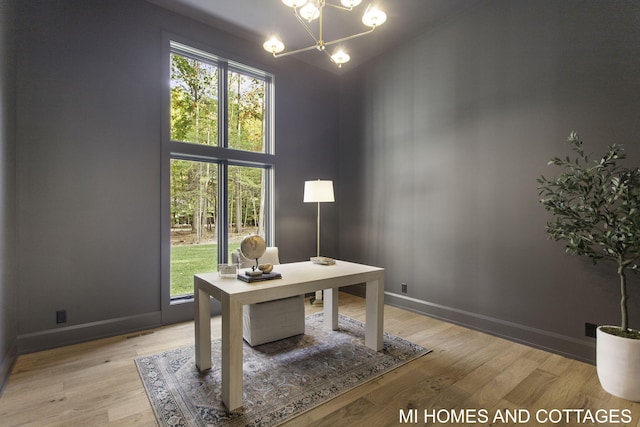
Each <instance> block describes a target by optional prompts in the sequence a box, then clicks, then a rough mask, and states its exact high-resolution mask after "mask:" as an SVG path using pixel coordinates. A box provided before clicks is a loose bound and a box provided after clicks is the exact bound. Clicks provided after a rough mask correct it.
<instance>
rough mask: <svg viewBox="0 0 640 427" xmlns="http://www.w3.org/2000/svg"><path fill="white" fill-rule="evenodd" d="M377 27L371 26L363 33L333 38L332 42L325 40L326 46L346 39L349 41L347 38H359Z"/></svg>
mask: <svg viewBox="0 0 640 427" xmlns="http://www.w3.org/2000/svg"><path fill="white" fill-rule="evenodd" d="M375 29H376V27H371V29H370V30H367V31H364V32H362V33H358V34H354V35H352V36H347V37H343V38H341V39H336V40H332V41H330V42H324V45H325V46H331V45H332V44H336V43H341V42H344V41H347V40H351V39H355V38H358V37H362V36H366V35H367V34H371V33H373V30H375Z"/></svg>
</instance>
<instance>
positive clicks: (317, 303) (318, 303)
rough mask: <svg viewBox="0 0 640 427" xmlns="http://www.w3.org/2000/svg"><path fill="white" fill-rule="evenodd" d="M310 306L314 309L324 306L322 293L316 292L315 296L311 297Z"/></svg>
mask: <svg viewBox="0 0 640 427" xmlns="http://www.w3.org/2000/svg"><path fill="white" fill-rule="evenodd" d="M310 302H311V305H312V306H314V307H322V306H323V305H324V298H323V292H322V291H316V296H315V297H311V301H310Z"/></svg>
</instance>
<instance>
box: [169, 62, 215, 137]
mask: <svg viewBox="0 0 640 427" xmlns="http://www.w3.org/2000/svg"><path fill="white" fill-rule="evenodd" d="M171 139H172V140H174V141H183V142H191V143H194V144H206V145H218V68H217V67H216V66H214V65H211V64H209V63H206V62H202V61H198V60H195V59H191V58H187V57H184V56H181V55H178V54H175V53H172V54H171Z"/></svg>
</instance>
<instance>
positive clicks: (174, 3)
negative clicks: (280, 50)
mask: <svg viewBox="0 0 640 427" xmlns="http://www.w3.org/2000/svg"><path fill="white" fill-rule="evenodd" d="M148 1H150V2H151V3H155V4H157V5H159V6H162V7H164V8H167V9H170V10H172V11H174V12H177V13H180V14H182V15H185V16H189V17H191V18H194V19H197V20H199V21H201V22H204V23H207V24H213V25H215V26H217V27H219V28H221V29H223V30H226V31H231V32H233V33H235V34H239V35H241V36H242V37H244V38H247V39H249V40H251V41H254V42H255V43H260V44H262V42H263V41H264V40H266V38H267V36H268V35H271V34H277V35H278V36H280V38H281V39H282V41H283V42H284V43H285V45H286V47H287V49H286V50H292V49H297V48H301V47H306V46H310V45H312V44H313V40H312V39H311V38H310V37H309V35H308V34H307V33H306V32H305V30H304V29H303V28H302V26H301V25H300V24H299V23H298V22H297V20H296V18H295V17H294V15H293V10H292V9H291V8H290V7H287V6H285V5H284V4H283V3H282V1H281V0H148ZM328 1H329V2H334V3H339V2H338V0H328ZM478 1H479V0H373V2H374V3H375V4H376V5H377V6H378V7H379V8H380V9H381V10H384V11H385V12H386V13H387V22H386V23H385V24H384V25H381V26H380V27H378V28H377V29H376V30H375V31H374V32H373V34H369V35H366V36H363V37H360V38H357V39H353V40H349V41H347V42H345V43H344V46H343V47H344V50H345V51H347V52H348V53H349V54H350V55H351V61H349V62H348V63H347V64H345V65H343V67H342V69H338V67H337V66H336V65H335V64H333V63H332V62H331V61H330V60H329V58H328V57H327V56H326V55H323V54H321V53H319V52H318V51H316V50H312V51H310V52H305V53H301V54H297V55H295V57H296V58H297V59H299V60H301V61H304V62H307V63H309V64H311V65H314V66H317V67H320V68H323V69H326V70H329V71H332V72H336V73H338V72H340V71H347V70H349V69H352V68H354V67H356V66H357V65H359V64H362V63H364V62H366V61H368V60H369V59H371V58H373V57H375V56H377V55H379V54H381V53H383V52H384V51H386V50H388V49H390V48H392V47H394V46H396V45H398V44H400V43H402V42H403V41H405V40H407V39H410V38H413V37H415V36H417V35H419V34H422V33H424V32H426V31H429V29H431V28H433V27H434V26H435V25H437V24H438V22H441V21H443V20H445V19H447V18H449V17H450V16H451V15H452V14H455V13H457V12H459V11H461V10H462V9H465V8H467V7H470V6H471V5H473V4H475V3H477V2H478ZM370 2H371V1H367V0H365V1H363V2H362V4H360V5H359V6H358V7H357V8H356V9H354V11H352V12H345V11H338V10H335V9H332V8H325V23H324V33H325V37H324V39H325V40H327V41H329V40H333V39H337V38H341V37H344V36H347V35H350V34H355V33H358V32H362V31H364V30H366V29H367V27H365V26H364V25H363V24H362V22H361V21H360V19H361V17H362V14H363V13H364V10H365V9H366V7H367V5H368V4H369V3H370ZM332 48H333V47H332ZM328 49H330V48H328ZM331 51H332V50H331ZM265 55H269V54H268V53H267V52H265Z"/></svg>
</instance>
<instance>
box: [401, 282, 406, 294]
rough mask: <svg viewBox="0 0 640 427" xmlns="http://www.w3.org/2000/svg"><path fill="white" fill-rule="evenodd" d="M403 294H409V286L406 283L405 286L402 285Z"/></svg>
mask: <svg viewBox="0 0 640 427" xmlns="http://www.w3.org/2000/svg"><path fill="white" fill-rule="evenodd" d="M402 293H403V294H406V293H407V284H406V283H403V284H402Z"/></svg>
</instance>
